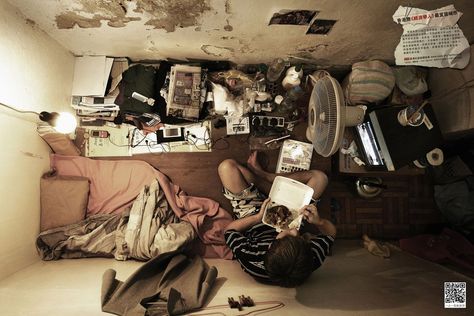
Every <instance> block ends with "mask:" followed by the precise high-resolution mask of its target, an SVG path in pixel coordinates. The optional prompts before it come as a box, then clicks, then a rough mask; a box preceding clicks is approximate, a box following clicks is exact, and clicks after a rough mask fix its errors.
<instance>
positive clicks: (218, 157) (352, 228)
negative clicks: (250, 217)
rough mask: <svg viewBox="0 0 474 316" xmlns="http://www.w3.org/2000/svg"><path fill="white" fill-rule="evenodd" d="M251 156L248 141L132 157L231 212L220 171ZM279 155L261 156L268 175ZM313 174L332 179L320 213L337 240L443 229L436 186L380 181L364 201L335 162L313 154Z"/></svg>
mask: <svg viewBox="0 0 474 316" xmlns="http://www.w3.org/2000/svg"><path fill="white" fill-rule="evenodd" d="M305 128H306V127H305V125H304V124H300V125H297V126H296V128H295V131H294V133H293V134H294V136H293V137H292V138H293V139H297V140H301V141H306V139H305V137H304V132H305ZM212 134H213V135H212V138H213V139H214V140H216V139H219V138H221V137H224V136H225V128H220V129H214V128H213V130H212ZM249 153H250V145H249V137H248V136H247V135H239V136H229V137H225V138H223V139H221V140H219V141H218V142H216V143H215V145H214V149H213V151H212V152H198V153H162V154H146V155H137V156H133V157H132V158H133V159H140V160H144V161H147V162H148V163H150V164H151V165H153V166H154V167H155V168H157V169H159V170H161V171H162V172H164V173H165V174H167V175H168V176H169V177H170V178H171V180H172V181H173V182H174V183H176V184H178V185H179V186H180V187H181V188H182V189H183V190H184V191H186V192H187V193H188V194H189V195H194V196H204V197H209V198H212V199H214V200H216V201H218V202H220V203H221V205H222V206H223V207H224V208H225V209H228V210H230V209H231V208H230V204H229V203H228V201H227V200H226V199H225V198H224V197H223V195H222V186H221V183H220V181H219V177H218V174H217V166H218V165H219V163H220V162H221V161H222V160H224V159H226V158H233V159H236V160H237V161H239V162H242V163H245V162H246V160H247V157H248V155H249ZM278 155H279V150H278V149H275V150H268V151H263V152H260V153H259V158H260V160H261V162H262V163H263V165H264V166H265V167H266V169H267V170H269V171H274V170H275V167H276V162H277V159H278ZM311 168H312V169H319V170H322V171H324V172H326V174H327V175H328V176H329V178H330V183H329V186H328V188H327V190H326V192H325V193H324V194H323V196H322V200H321V204H320V212H321V214H322V215H323V216H325V217H327V218H331V219H332V220H333V222H334V223H335V224H336V225H337V227H338V236H339V237H343V238H344V237H345V238H360V236H361V235H362V234H363V233H367V234H369V236H371V237H374V238H381V239H398V238H400V237H406V236H411V235H415V234H418V233H424V232H427V230H428V229H430V228H431V227H433V226H436V225H438V224H440V223H442V218H441V214H440V212H439V211H438V210H437V209H436V206H435V204H434V201H433V192H432V186H431V185H430V182H429V179H427V178H426V176H424V175H417V176H406V175H405V176H397V175H390V176H387V177H382V178H383V180H384V183H385V184H386V185H387V186H388V189H386V190H384V192H383V193H382V194H381V195H380V196H379V197H377V198H375V199H371V200H366V199H362V198H360V197H358V196H357V195H356V194H355V193H354V192H355V190H354V183H355V180H354V179H353V178H351V177H347V176H342V175H340V174H338V173H337V172H334V171H333V170H332V169H333V168H332V161H331V158H323V157H321V156H319V155H317V154H316V153H315V152H314V153H313V160H312V164H311Z"/></svg>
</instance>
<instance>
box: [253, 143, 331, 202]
mask: <svg viewBox="0 0 474 316" xmlns="http://www.w3.org/2000/svg"><path fill="white" fill-rule="evenodd" d="M247 166H248V167H249V169H250V170H251V171H252V172H253V173H254V174H255V176H256V177H255V178H256V179H260V182H263V183H267V184H271V183H273V180H274V179H275V177H276V176H278V175H281V176H284V177H287V178H291V179H293V180H296V181H299V182H302V183H305V184H306V185H308V186H309V187H311V188H313V190H314V193H313V199H318V198H319V197H320V196H321V194H322V193H323V192H324V190H325V189H326V187H327V185H328V177H327V176H326V174H325V173H324V172H322V171H319V170H306V171H298V172H292V173H281V174H277V173H271V172H268V171H265V170H264V169H263V168H262V166H261V165H260V164H259V162H258V160H257V152H252V153H251V154H250V156H249V159H248V160H247ZM256 185H257V187H258V184H257V183H256ZM267 193H268V192H267Z"/></svg>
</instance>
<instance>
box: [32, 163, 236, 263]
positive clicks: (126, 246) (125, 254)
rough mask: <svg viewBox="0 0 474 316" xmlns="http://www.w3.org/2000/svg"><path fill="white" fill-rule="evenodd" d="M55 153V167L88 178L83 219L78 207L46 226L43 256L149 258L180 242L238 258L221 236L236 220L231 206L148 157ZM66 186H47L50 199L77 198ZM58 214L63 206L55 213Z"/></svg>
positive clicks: (64, 173)
mask: <svg viewBox="0 0 474 316" xmlns="http://www.w3.org/2000/svg"><path fill="white" fill-rule="evenodd" d="M50 158H51V169H52V170H54V171H55V172H56V175H58V176H59V177H64V178H67V177H72V178H76V179H86V180H87V183H88V184H89V186H88V188H87V190H88V191H87V193H86V194H83V195H85V196H86V201H85V202H84V204H85V206H84V208H85V209H84V215H83V218H82V219H81V220H79V221H77V215H76V219H75V220H74V221H73V222H71V220H70V221H69V222H67V221H66V222H67V223H68V224H66V225H62V226H59V227H58V226H57V225H55V226H56V227H50V226H47V229H45V230H43V231H42V232H41V233H40V234H39V236H38V238H37V242H36V246H37V249H38V252H39V254H40V256H41V258H42V259H43V260H56V259H60V258H83V257H111V258H115V259H117V260H127V259H137V260H143V261H146V260H148V259H151V258H153V257H155V256H157V255H159V254H162V253H166V252H171V251H174V250H177V249H182V250H184V251H186V252H191V253H195V254H199V255H201V256H203V257H206V258H225V259H231V258H232V253H231V251H230V250H229V248H227V246H226V245H225V242H224V237H223V230H224V228H225V227H226V226H227V224H228V223H229V222H230V221H232V216H231V215H230V213H229V212H227V211H226V210H224V209H223V208H222V207H220V205H219V204H218V203H217V202H216V201H214V200H211V199H209V198H204V197H195V196H189V195H187V194H186V193H185V192H184V191H183V190H181V188H180V187H179V186H178V185H176V184H174V183H172V182H171V181H170V179H169V178H168V177H167V176H166V175H165V174H163V173H162V172H160V171H159V170H157V169H155V168H153V167H152V166H151V165H149V164H148V163H146V162H144V161H137V160H94V159H89V158H86V157H81V156H63V155H57V154H52V155H51V157H50ZM53 182H54V181H53ZM83 182H84V181H82V183H83ZM42 184H43V183H42ZM73 185H76V184H73ZM64 189H65V185H60V188H56V190H57V191H53V192H48V193H49V194H48V195H49V196H52V199H53V200H54V199H55V201H48V203H49V204H55V205H56V206H57V205H58V204H61V202H63V203H65V205H68V204H67V203H68V202H70V200H71V199H72V198H68V197H67V196H68V195H71V196H74V197H77V196H78V195H80V192H79V190H77V191H75V192H74V191H73V192H70V191H71V190H69V191H68V192H66V193H65V192H64ZM61 190H62V191H61ZM81 190H82V191H83V189H81ZM43 191H44V188H43V187H42V196H43V195H44V196H46V194H43ZM50 191H51V190H50ZM45 203H46V202H45V201H43V197H42V203H41V204H42V221H43V215H44V214H46V213H48V212H49V209H50V208H51V207H48V206H47V205H44V204H45ZM69 204H70V203H69ZM76 204H77V203H76ZM56 208H57V207H56ZM64 209H65V208H64V207H63V208H62V210H64ZM69 209H71V205H68V207H67V210H69ZM56 212H58V211H57V210H56ZM43 213H44V214H43ZM71 215H72V214H71ZM63 216H64V214H63ZM65 216H66V217H68V214H67V212H66V215H65ZM55 217H57V214H49V218H55ZM45 218H48V216H45ZM42 227H43V223H42Z"/></svg>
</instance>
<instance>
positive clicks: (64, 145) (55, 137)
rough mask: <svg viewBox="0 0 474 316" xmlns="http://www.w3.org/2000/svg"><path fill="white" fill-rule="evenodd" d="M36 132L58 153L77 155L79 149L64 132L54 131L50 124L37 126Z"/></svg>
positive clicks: (79, 152)
mask: <svg viewBox="0 0 474 316" xmlns="http://www.w3.org/2000/svg"><path fill="white" fill-rule="evenodd" d="M37 131H38V134H39V135H40V136H41V138H43V139H44V140H45V142H46V143H48V145H49V147H51V149H52V150H53V152H55V153H56V154H59V155H65V156H79V155H80V154H81V151H80V150H79V148H77V147H76V145H74V143H73V142H72V140H71V139H70V138H69V136H67V135H66V134H62V133H58V132H56V131H55V130H54V129H53V128H52V127H51V126H38V128H37Z"/></svg>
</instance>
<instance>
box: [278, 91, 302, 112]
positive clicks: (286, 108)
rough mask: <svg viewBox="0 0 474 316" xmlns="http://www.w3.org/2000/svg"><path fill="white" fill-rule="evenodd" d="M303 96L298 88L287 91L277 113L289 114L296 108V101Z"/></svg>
mask: <svg viewBox="0 0 474 316" xmlns="http://www.w3.org/2000/svg"><path fill="white" fill-rule="evenodd" d="M303 94H304V91H303V89H301V87H300V86H295V87H293V88H291V89H290V90H288V92H287V93H286V95H285V97H284V98H283V100H282V101H281V102H280V104H279V105H278V112H281V113H285V112H286V113H289V112H291V111H293V110H294V109H295V108H296V101H298V99H299V98H300V97H301V96H302V95H303Z"/></svg>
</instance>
